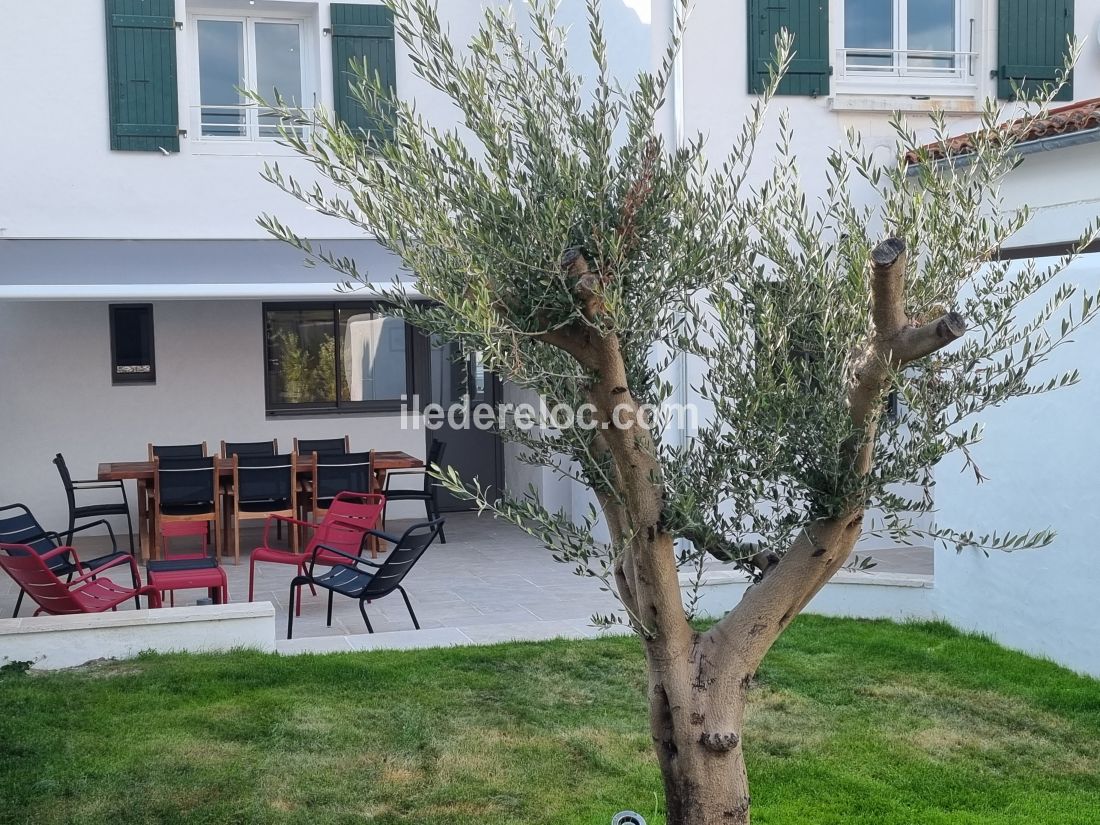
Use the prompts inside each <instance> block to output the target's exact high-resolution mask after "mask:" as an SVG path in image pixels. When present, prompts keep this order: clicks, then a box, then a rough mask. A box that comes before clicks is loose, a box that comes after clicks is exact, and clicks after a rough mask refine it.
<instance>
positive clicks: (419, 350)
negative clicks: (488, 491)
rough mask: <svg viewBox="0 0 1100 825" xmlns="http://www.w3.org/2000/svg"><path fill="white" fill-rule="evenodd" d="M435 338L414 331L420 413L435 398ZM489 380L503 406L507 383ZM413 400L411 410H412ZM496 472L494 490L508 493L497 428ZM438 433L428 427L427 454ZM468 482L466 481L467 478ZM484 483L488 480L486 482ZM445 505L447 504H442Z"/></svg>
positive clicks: (425, 430)
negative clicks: (433, 374) (505, 485)
mask: <svg viewBox="0 0 1100 825" xmlns="http://www.w3.org/2000/svg"><path fill="white" fill-rule="evenodd" d="M431 349H432V347H431V339H430V338H429V337H428V336H427V335H426V334H424V333H423V332H421V331H420V330H414V332H413V360H414V361H415V364H416V367H415V369H414V370H413V375H414V376H415V381H414V387H413V392H414V393H415V394H416V397H417V401H418V410H417V411H418V412H420V413H421V414H423V412H424V410H425V409H426V408H427V406H428V405H429V404H430V403H431V395H432V385H431V380H432V360H431ZM489 377H490V379H491V381H492V395H493V401H494V403H495V404H496V405H497V406H499V405H500V404H502V403H504V382H503V381H502V380H501V379H500V378H499V377H498V376H497V375H496V374H495V373H490V374H489ZM411 401H412V400H411V399H410V407H411ZM492 432H493V439H492V443H493V462H492V466H493V471H494V473H495V475H496V478H495V479H493V480H492V481H493V485H492V486H493V487H494V489H496V490H497V491H498V493H500V494H503V493H504V437H503V436H502V435H501V434H500V431H499V430H497V429H496V428H494V429H493V431H492ZM435 433H436V431H435V430H430V429H428V428H427V427H425V428H424V450H425V454H427V450H428V449H429V448H430V447H431V444H432V439H433V438H434V437H435ZM443 461H444V463H446V461H447V456H446V454H444V456H443ZM463 480H465V479H463ZM483 481H484V480H483ZM441 504H443V503H442V502H441ZM445 508H446V505H445V504H444V505H443V507H442V508H441V509H444V511H446V509H445ZM473 509H475V507H474V505H473V504H472V503H471V504H470V506H468V507H465V508H463V510H453V509H452V510H450V512H463V511H464V510H465V511H468V510H473Z"/></svg>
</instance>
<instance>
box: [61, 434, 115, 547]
mask: <svg viewBox="0 0 1100 825" xmlns="http://www.w3.org/2000/svg"><path fill="white" fill-rule="evenodd" d="M53 463H54V466H55V467H57V472H58V475H60V476H61V484H62V485H63V486H64V487H65V498H66V499H67V500H68V503H69V529H68V530H67V531H66V535H67V536H68V538H66V540H65V543H66V544H70V543H71V542H72V536H73V533H74V532H76V523H77V522H78V521H84V520H85V519H95V520H96V521H101V520H102V519H104V518H106V517H107V516H125V517H126V533H127V538H128V539H129V541H130V555H131V556H132V555H133V554H134V522H133V519H132V517H131V516H130V502H129V500H128V499H127V498H126V487H125V485H124V484H123V483H122V482H121V481H98V480H91V479H86V480H85V479H74V478H73V477H72V475H70V473H69V467H68V465H66V464H65V458H64V457H63V456H62V455H61V453H58V454H57V455H55V456H54V459H53ZM91 490H117V491H118V493H119V495H120V496H121V499H122V500H121V501H105V502H97V503H94V504H77V501H76V497H77V495H78V494H80V493H83V492H87V491H91Z"/></svg>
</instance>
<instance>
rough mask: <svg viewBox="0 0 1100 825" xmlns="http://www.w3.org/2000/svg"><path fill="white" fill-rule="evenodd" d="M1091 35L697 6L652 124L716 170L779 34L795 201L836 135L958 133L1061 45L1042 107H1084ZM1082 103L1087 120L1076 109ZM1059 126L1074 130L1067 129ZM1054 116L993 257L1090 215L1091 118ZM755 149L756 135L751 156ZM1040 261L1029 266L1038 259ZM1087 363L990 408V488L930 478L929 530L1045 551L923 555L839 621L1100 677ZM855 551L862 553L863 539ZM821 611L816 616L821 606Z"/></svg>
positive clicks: (671, 5) (924, 3)
mask: <svg viewBox="0 0 1100 825" xmlns="http://www.w3.org/2000/svg"><path fill="white" fill-rule="evenodd" d="M676 5H677V3H676V0H655V2H654V5H653V14H654V19H653V28H652V31H653V34H654V54H655V55H659V54H661V53H663V50H664V49H665V48H666V45H667V32H668V31H669V29H670V28H671V23H672V20H673V15H674V13H675V8H676ZM1098 26H1100V5H1098V4H1096V3H1094V2H1090V1H1089V0H1076V2H1074V0H921V2H919V3H918V2H916V0H876V2H871V0H744V2H736V3H731V2H723V0H700V2H698V3H696V4H695V5H694V8H693V10H692V12H691V16H690V18H689V22H688V27H687V32H686V36H685V41H684V48H683V53H682V58H681V60H680V64H679V66H678V76H677V81H676V83H675V87H674V90H673V96H672V103H673V105H671V106H670V107H668V111H667V113H666V114H667V119H666V123H665V129H666V133H667V135H668V136H669V137H670V138H675V137H676V136H681V137H682V136H684V135H686V136H693V135H695V134H697V133H703V134H705V135H706V136H707V141H708V142H707V146H708V151H709V153H710V155H711V156H712V159H714V160H718V159H720V158H722V156H723V155H724V153H725V152H726V151H727V148H728V147H729V146H730V145H731V143H732V141H733V139H734V137H735V135H736V134H737V132H738V131H739V129H740V127H741V124H742V123H743V120H744V117H745V115H746V113H747V112H748V111H749V107H750V106H751V104H752V103H753V102H754V100H755V99H756V92H757V91H758V90H759V88H760V84H761V82H762V78H763V77H764V76H765V75H764V72H766V59H767V57H768V55H769V50H770V48H771V43H772V42H773V40H774V36H775V34H776V33H777V32H778V31H779V29H780V28H782V27H785V28H787V29H788V30H790V31H791V32H792V33H793V34H794V35H795V49H796V50H797V54H796V55H795V57H794V63H793V65H792V73H791V76H790V77H789V78H788V79H787V80H784V81H783V84H782V85H781V87H780V90H779V91H780V94H779V96H778V97H777V99H776V101H775V107H776V108H777V109H778V108H786V109H788V110H789V111H790V113H791V122H792V124H793V128H794V140H795V143H794V146H795V150H796V153H797V155H798V162H799V167H800V173H801V177H802V180H803V184H804V185H805V187H806V190H807V195H808V197H809V198H810V199H812V198H813V197H814V196H815V194H816V193H819V192H821V191H822V187H823V184H824V172H825V163H824V160H825V157H826V152H827V150H828V149H829V147H830V146H833V145H836V144H838V143H839V142H841V141H842V140H843V139H844V135H845V132H846V130H848V129H855V130H857V131H858V132H859V133H860V134H861V136H862V137H863V140H864V143H865V145H868V146H870V147H877V146H882V147H886V146H892V145H893V135H892V131H891V128H890V118H891V117H892V113H893V112H895V111H900V112H903V113H904V114H906V116H907V117H908V118H909V122H910V124H911V125H913V126H914V127H916V128H918V129H920V128H921V127H922V120H923V118H925V117H926V116H927V113H928V112H930V111H932V110H941V111H944V112H946V113H947V114H948V116H949V121H950V123H951V125H952V131H953V134H964V133H966V132H968V131H971V130H972V129H973V128H974V127H975V126H976V124H977V113H978V112H979V111H980V108H981V106H982V104H983V101H984V100H985V99H986V98H989V97H996V98H1000V99H1002V100H1004V101H1005V103H1006V105H1009V106H1011V101H1010V100H1009V99H1010V98H1011V97H1012V94H1013V89H1014V88H1015V87H1016V86H1017V85H1019V86H1024V87H1027V86H1029V85H1031V84H1033V83H1036V82H1042V81H1049V80H1052V79H1053V78H1054V77H1055V75H1056V73H1057V71H1058V69H1059V67H1060V66H1061V64H1062V55H1063V53H1064V50H1065V43H1066V37H1067V35H1070V34H1072V35H1074V36H1075V37H1077V38H1078V39H1081V40H1084V41H1085V44H1084V50H1083V53H1082V55H1081V59H1080V61H1079V62H1078V64H1077V66H1076V68H1075V70H1074V72H1073V76H1072V83H1071V84H1069V85H1068V86H1067V87H1066V88H1065V89H1064V90H1063V92H1062V94H1061V95H1060V96H1059V103H1064V104H1066V105H1072V104H1073V102H1074V101H1076V102H1078V104H1080V103H1081V102H1082V101H1089V100H1090V99H1091V98H1096V97H1100V43H1098V38H1097V28H1098ZM1083 108H1084V109H1085V110H1087V111H1089V112H1093V109H1094V107H1092V106H1090V105H1089V104H1088V103H1087V102H1086V103H1085V105H1084V107H1083ZM1009 111H1011V110H1009ZM1070 119H1074V125H1073V126H1072V127H1066V126H1065V125H1064V123H1063V121H1066V120H1070ZM772 120H773V123H774V120H775V118H774V116H773V118H772ZM1054 120H1055V122H1053V123H1051V124H1050V127H1049V129H1048V130H1047V131H1046V133H1044V134H1037V135H1033V136H1031V139H1030V140H1028V142H1027V143H1026V144H1025V145H1024V146H1023V147H1022V153H1023V154H1024V159H1023V163H1022V165H1021V166H1020V167H1019V168H1018V169H1016V170H1015V171H1014V172H1013V173H1012V175H1011V176H1010V177H1009V179H1008V180H1007V181H1006V184H1005V187H1004V196H1005V199H1006V203H1007V205H1008V206H1010V207H1011V206H1014V205H1019V204H1028V205H1029V206H1031V207H1032V209H1033V210H1034V212H1035V217H1034V219H1033V221H1032V223H1031V224H1030V225H1029V226H1028V227H1027V228H1026V229H1025V230H1024V231H1023V232H1021V233H1020V234H1019V235H1018V236H1017V237H1015V238H1013V239H1012V241H1011V243H1010V244H1009V246H1010V247H1011V248H1009V249H1007V250H1006V254H1008V255H1010V256H1013V257H1020V256H1057V255H1059V254H1061V253H1062V252H1064V251H1065V250H1066V249H1067V247H1068V245H1069V244H1070V243H1071V242H1072V241H1074V240H1075V239H1076V238H1077V237H1078V236H1079V234H1080V232H1081V231H1082V230H1083V229H1084V228H1085V227H1086V225H1087V224H1088V223H1089V222H1090V221H1091V220H1094V219H1095V218H1096V217H1097V216H1098V215H1100V120H1098V119H1097V117H1096V115H1095V113H1094V112H1093V114H1091V115H1082V114H1081V113H1080V112H1077V114H1072V115H1071V114H1067V115H1065V116H1063V118H1062V120H1059V119H1057V118H1056V119H1054ZM772 134H774V133H772ZM770 142H771V141H770V139H769V137H765V139H764V140H763V141H762V144H761V145H762V146H766V145H769V143H770ZM883 157H884V159H885V157H886V156H885V155H884V156H883ZM766 162H767V158H766V157H763V158H761V163H762V164H763V165H766ZM1052 260H1054V258H1052V257H1042V258H1041V260H1040V264H1043V263H1049V262H1051V261H1052ZM1067 277H1068V278H1069V279H1070V280H1073V281H1076V282H1078V283H1081V284H1082V285H1083V286H1084V287H1086V288H1087V289H1090V290H1093V291H1095V290H1096V289H1097V288H1098V286H1100V255H1097V254H1089V255H1085V256H1083V257H1082V258H1081V259H1079V260H1078V261H1077V262H1076V263H1075V264H1074V265H1073V266H1072V268H1071V269H1070V271H1069V273H1068V275H1067ZM1097 352H1100V330H1098V329H1096V328H1095V327H1094V328H1092V329H1087V330H1086V331H1085V332H1084V333H1083V334H1081V335H1080V336H1077V338H1076V341H1075V343H1074V344H1072V345H1071V346H1068V347H1066V348H1065V349H1063V350H1062V351H1060V352H1059V355H1058V358H1057V359H1055V360H1056V363H1053V364H1051V365H1050V366H1049V369H1050V372H1051V373H1053V372H1055V371H1056V370H1057V369H1058V368H1062V369H1067V368H1073V367H1079V368H1080V369H1081V372H1082V374H1083V380H1082V381H1081V384H1080V385H1079V386H1077V387H1074V388H1071V389H1069V390H1066V391H1063V392H1059V393H1055V394H1053V395H1051V396H1048V397H1044V398H1041V399H1036V400H1029V399H1025V400H1021V401H1019V402H1018V403H1015V404H1013V405H1012V406H1011V407H1009V408H1005V409H1001V410H996V411H994V413H993V414H992V415H991V416H990V417H989V418H990V421H989V427H988V430H987V436H986V441H985V444H984V445H982V446H981V447H980V448H979V450H978V452H977V456H978V460H979V463H980V464H981V466H982V469H983V471H984V472H985V473H987V474H988V475H990V477H991V478H990V480H989V481H987V482H986V483H984V484H982V485H981V486H976V485H975V484H974V478H973V475H972V474H964V473H961V472H960V470H961V469H962V468H961V466H958V465H956V464H955V463H952V462H946V463H945V464H944V465H942V466H941V467H940V468H939V469H938V471H937V474H936V481H937V483H936V489H935V496H936V503H937V513H936V518H937V519H939V520H941V521H942V522H943V523H944V524H947V525H950V526H952V527H957V528H966V529H971V528H973V529H974V530H976V531H978V532H979V533H980V532H982V531H989V530H993V529H1000V530H1021V529H1034V528H1041V527H1047V526H1050V527H1053V528H1055V530H1057V532H1058V538H1057V540H1056V541H1055V543H1054V545H1053V546H1052V547H1050V548H1047V549H1045V550H1042V551H1032V552H1025V553H1018V554H1012V555H1008V554H996V555H993V556H990V557H986V556H984V555H982V554H981V553H979V552H976V551H975V552H967V553H964V554H962V555H961V556H956V554H955V552H954V551H953V550H945V549H943V548H937V549H936V550H935V557H934V562H935V565H934V566H935V573H934V583H933V586H932V587H931V588H929V589H926V590H924V591H923V592H921V593H920V594H918V595H919V598H916V599H915V600H914V594H913V593H912V592H911V591H905V592H902V591H897V598H896V599H895V600H894V607H893V608H891V607H889V605H888V604H886V603H887V602H890V601H891V598H890V597H889V596H887V597H885V600H884V597H883V594H882V592H876V593H875V594H874V595H873V596H872V594H871V592H870V590H868V592H867V594H866V596H865V597H861V598H857V599H856V601H855V602H849V603H848V604H846V605H845V607H844V610H846V611H848V612H851V613H854V614H856V615H884V616H895V617H896V616H898V615H912V616H914V617H928V616H939V617H942V618H945V619H947V620H948V621H950V622H952V623H954V624H956V625H958V626H960V627H964V628H966V629H971V630H976V631H979V632H982V633H987V634H989V635H991V636H993V637H994V638H996V639H997V640H999V641H1001V642H1003V643H1005V644H1007V645H1010V646H1013V647H1017V648H1020V649H1024V650H1027V651H1029V652H1032V653H1035V654H1038V655H1044V656H1049V657H1051V658H1053V659H1055V660H1056V661H1058V662H1060V663H1062V664H1065V665H1067V666H1070V667H1072V668H1075V669H1077V670H1081V671H1087V672H1091V673H1094V674H1100V643H1098V642H1097V640H1096V631H1097V628H1098V627H1100V600H1098V599H1097V598H1096V593H1097V592H1100V556H1098V555H1097V540H1096V530H1095V518H1096V513H1097V511H1098V505H1100V493H1098V492H1097V485H1096V483H1095V476H1096V471H1095V465H1096V457H1097V456H1098V455H1100V430H1098V428H1097V426H1096V413H1095V411H1096V409H1097V403H1098V401H1100V373H1098V372H1097V370H1096V369H1095V366H1096V364H1095V362H1096V360H1097V359H1096V357H1095V355H1096V353H1097ZM685 368H686V371H685V374H684V375H682V376H681V379H680V383H681V386H682V393H683V395H682V400H690V396H691V390H690V387H691V385H692V384H693V383H694V376H693V372H692V366H691V365H690V364H687V365H685ZM686 435H687V436H688V437H690V434H686ZM863 548H864V550H870V551H871V552H872V554H873V551H874V545H873V542H864V544H863ZM834 595H835V594H834ZM822 598H824V602H823V603H825V604H831V602H830V601H829V598H830V597H828V595H827V594H825V595H824V596H823V597H822ZM876 600H877V601H876ZM872 602H873V603H872ZM815 604H816V603H815ZM853 604H854V605H855V606H854V607H853V606H852V605H853ZM884 604H886V606H884ZM860 605H862V607H861V606H860ZM826 609H830V608H826Z"/></svg>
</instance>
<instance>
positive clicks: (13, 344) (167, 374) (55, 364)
mask: <svg viewBox="0 0 1100 825" xmlns="http://www.w3.org/2000/svg"><path fill="white" fill-rule="evenodd" d="M153 315H154V318H153V323H154V337H155V346H156V368H157V383H156V384H151V385H140V384H139V385H119V386H113V385H112V384H111V363H110V360H111V344H110V337H109V322H108V316H107V304H105V303H99V302H92V301H89V302H53V303H50V302H43V303H7V304H4V303H0V353H3V357H2V358H0V386H2V387H5V388H6V389H5V390H4V392H3V393H0V422H2V424H0V431H2V432H3V442H4V449H5V453H6V455H7V459H6V461H7V467H8V471H7V472H5V473H4V474H3V477H2V478H0V502H4V503H8V502H13V501H21V502H23V503H24V504H26V505H27V506H28V507H30V508H31V510H32V511H34V513H35V514H36V515H37V516H38V518H39V520H40V521H41V522H42V523H43V524H45V525H46V526H47V527H48V528H51V529H59V528H60V527H63V526H65V525H66V524H67V523H68V509H67V504H66V501H65V492H64V489H63V488H62V486H61V480H60V478H59V477H58V475H57V470H56V469H55V468H54V466H53V464H52V463H51V459H52V458H53V456H54V454H55V453H62V454H63V455H64V456H65V460H66V462H67V463H68V465H69V468H70V471H71V472H72V474H73V477H74V478H94V477H95V475H96V471H97V467H98V465H99V463H100V462H106V461H127V460H130V461H142V460H144V459H145V457H146V456H147V454H148V450H147V444H148V443H149V442H150V441H152V442H156V443H162V444H187V443H191V444H194V443H198V442H200V441H206V442H207V446H208V448H209V451H210V454H211V455H214V454H216V453H217V452H218V449H219V446H220V442H221V440H222V439H225V440H226V441H263V440H267V439H271V438H278V439H279V449H280V450H281V451H285V452H289V451H290V450H291V449H292V448H293V445H294V437H295V436H298V437H302V438H336V437H342V436H343V435H345V434H350V436H351V446H352V449H354V450H369V449H378V450H404V451H405V452H407V453H409V454H411V455H415V456H417V457H420V458H423V457H424V453H425V433H424V431H423V430H412V429H402V426H401V416H400V415H399V414H397V413H385V414H368V415H361V416H327V417H322V416H301V417H299V416H294V417H278V418H269V417H267V415H266V410H265V401H264V339H263V318H262V312H261V303H260V302H259V301H225V302H219V301H202V302H190V301H178V302H163V303H157V304H154V309H153ZM133 487H134V485H133V484H130V485H129V488H130V489H129V490H128V494H129V496H130V504H131V509H134V508H135V506H136V505H135V501H136V499H135V495H134V489H133ZM403 507H405V509H404V510H398V509H397V507H396V506H395V508H394V510H393V515H395V516H401V515H403V514H405V513H406V512H407V513H408V514H409V515H416V514H423V508H422V507H421V508H417V507H415V506H413V505H403ZM409 508H411V509H409ZM119 522H120V520H119V519H115V520H113V523H114V526H115V527H116V532H117V528H118V527H119ZM122 529H123V530H124V529H125V525H124V524H123V525H122Z"/></svg>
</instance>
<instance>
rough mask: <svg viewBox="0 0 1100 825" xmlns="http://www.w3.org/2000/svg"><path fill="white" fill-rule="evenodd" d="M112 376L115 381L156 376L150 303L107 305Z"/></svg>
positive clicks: (134, 380) (129, 380)
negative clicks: (108, 308) (108, 307)
mask: <svg viewBox="0 0 1100 825" xmlns="http://www.w3.org/2000/svg"><path fill="white" fill-rule="evenodd" d="M109 311H110V319H111V354H112V363H111V379H112V382H113V383H115V384H119V383H131V382H149V383H152V382H153V381H155V380H156V374H155V371H154V367H153V307H152V306H151V305H149V304H116V305H113V306H111V308H110V310H109Z"/></svg>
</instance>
